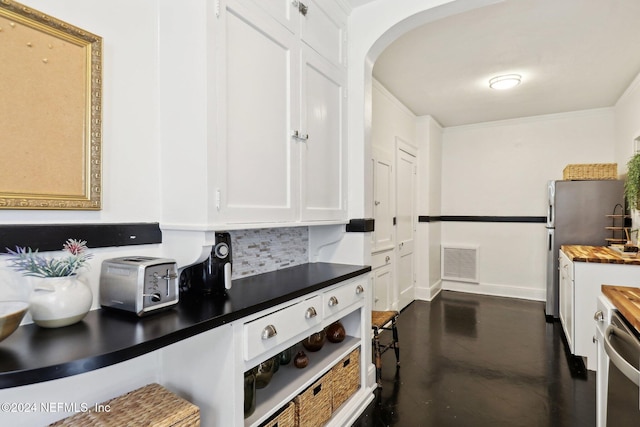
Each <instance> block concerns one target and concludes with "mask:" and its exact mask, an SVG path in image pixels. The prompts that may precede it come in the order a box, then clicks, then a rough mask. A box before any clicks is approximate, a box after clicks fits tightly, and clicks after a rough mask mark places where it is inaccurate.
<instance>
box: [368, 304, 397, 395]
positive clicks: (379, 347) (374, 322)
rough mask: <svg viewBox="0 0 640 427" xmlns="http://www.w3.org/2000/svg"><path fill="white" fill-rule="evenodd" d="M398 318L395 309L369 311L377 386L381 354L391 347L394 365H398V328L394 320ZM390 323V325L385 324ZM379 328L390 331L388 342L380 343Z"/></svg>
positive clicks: (379, 382)
mask: <svg viewBox="0 0 640 427" xmlns="http://www.w3.org/2000/svg"><path fill="white" fill-rule="evenodd" d="M397 320H398V312H397V311H372V312H371V328H372V329H373V354H374V358H375V365H376V381H377V382H378V387H382V379H381V376H382V354H383V353H384V352H385V351H387V350H389V349H390V348H393V350H394V351H395V353H396V366H397V367H399V366H400V347H399V345H398V329H397V328H396V321H397ZM389 324H391V325H390V326H387V325H389ZM381 330H385V331H391V333H392V340H391V342H389V343H388V344H384V345H383V344H381V343H380V337H379V333H380V331H381Z"/></svg>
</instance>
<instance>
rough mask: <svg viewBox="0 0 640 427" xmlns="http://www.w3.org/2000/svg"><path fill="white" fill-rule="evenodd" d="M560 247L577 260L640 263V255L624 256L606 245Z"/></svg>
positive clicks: (604, 262)
mask: <svg viewBox="0 0 640 427" xmlns="http://www.w3.org/2000/svg"><path fill="white" fill-rule="evenodd" d="M560 249H561V250H562V252H564V253H565V255H567V257H569V259H570V260H571V261H575V262H590V263H600V264H627V265H640V257H636V256H634V257H631V256H629V257H624V256H622V255H620V254H619V253H618V252H617V251H615V250H613V249H611V248H608V247H606V246H587V245H562V246H560Z"/></svg>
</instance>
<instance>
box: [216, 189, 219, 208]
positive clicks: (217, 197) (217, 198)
mask: <svg viewBox="0 0 640 427" xmlns="http://www.w3.org/2000/svg"><path fill="white" fill-rule="evenodd" d="M216 210H218V211H220V189H217V190H216Z"/></svg>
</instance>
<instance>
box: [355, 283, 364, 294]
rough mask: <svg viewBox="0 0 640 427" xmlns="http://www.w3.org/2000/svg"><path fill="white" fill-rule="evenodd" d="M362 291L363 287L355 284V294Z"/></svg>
mask: <svg viewBox="0 0 640 427" xmlns="http://www.w3.org/2000/svg"><path fill="white" fill-rule="evenodd" d="M363 292H364V288H363V287H362V285H358V286H356V295H360V294H361V293H363Z"/></svg>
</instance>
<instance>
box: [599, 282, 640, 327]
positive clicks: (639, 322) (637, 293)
mask: <svg viewBox="0 0 640 427" xmlns="http://www.w3.org/2000/svg"><path fill="white" fill-rule="evenodd" d="M602 293H603V294H604V295H605V296H606V297H607V298H609V301H611V302H612V303H613V305H615V306H616V308H617V309H618V310H619V311H620V313H622V315H623V316H624V318H625V319H627V320H628V321H629V323H631V324H632V325H633V327H634V328H636V329H637V330H638V331H639V332H640V288H633V287H630V286H611V285H602Z"/></svg>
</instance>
